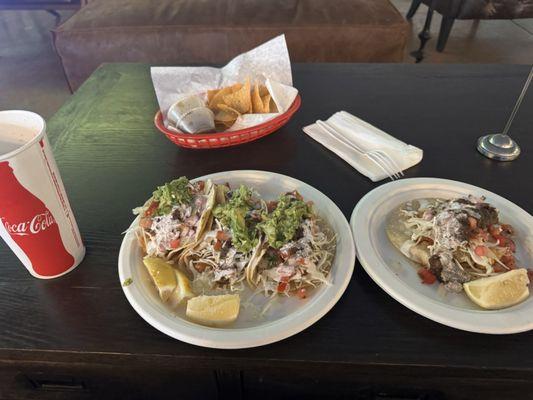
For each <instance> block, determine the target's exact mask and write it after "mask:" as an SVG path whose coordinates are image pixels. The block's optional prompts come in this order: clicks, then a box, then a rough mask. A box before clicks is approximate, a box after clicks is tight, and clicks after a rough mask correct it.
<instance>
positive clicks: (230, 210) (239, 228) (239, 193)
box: [213, 185, 259, 253]
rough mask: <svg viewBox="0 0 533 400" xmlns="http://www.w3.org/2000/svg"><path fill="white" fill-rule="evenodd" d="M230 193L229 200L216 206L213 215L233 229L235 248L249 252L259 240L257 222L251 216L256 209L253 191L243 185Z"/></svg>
mask: <svg viewBox="0 0 533 400" xmlns="http://www.w3.org/2000/svg"><path fill="white" fill-rule="evenodd" d="M230 193H231V194H230V196H231V197H230V199H229V201H228V202H227V203H225V204H219V205H218V206H217V207H215V209H214V210H213V215H214V216H215V217H216V218H218V219H219V220H220V222H221V223H222V225H224V226H226V227H228V228H229V229H230V230H231V234H232V242H233V246H235V249H237V250H238V251H240V252H242V253H247V252H249V251H251V250H252V249H253V248H254V247H255V246H256V245H257V243H258V241H259V239H258V237H257V236H258V234H257V230H256V223H255V222H254V221H253V220H252V218H251V216H250V212H251V211H252V210H254V201H253V199H252V197H253V192H252V190H251V189H250V188H247V187H246V186H244V185H241V186H240V187H239V188H238V189H235V190H234V191H232V192H230Z"/></svg>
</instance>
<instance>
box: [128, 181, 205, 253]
mask: <svg viewBox="0 0 533 400" xmlns="http://www.w3.org/2000/svg"><path fill="white" fill-rule="evenodd" d="M213 203H214V188H213V185H212V183H211V182H210V181H207V182H206V181H197V182H194V183H191V182H189V180H188V179H187V178H186V177H181V178H178V179H175V180H173V181H171V182H169V183H166V184H164V185H163V186H159V187H158V188H157V189H156V190H155V191H154V193H153V196H152V197H151V198H150V200H148V201H147V202H146V204H145V205H144V206H142V207H139V208H137V209H135V210H134V213H136V214H139V216H140V218H139V226H138V231H137V237H138V238H139V242H140V243H141V246H142V247H143V249H144V250H145V253H146V254H147V255H148V256H157V257H164V258H170V257H172V256H173V255H174V254H176V253H178V252H179V251H180V250H182V249H184V248H186V247H187V246H190V245H192V244H194V243H195V242H196V241H197V240H198V238H199V237H200V235H201V234H202V230H203V228H204V226H205V224H206V222H207V219H208V217H209V215H210V211H211V208H212V207H213Z"/></svg>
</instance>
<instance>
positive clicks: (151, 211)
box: [144, 201, 159, 217]
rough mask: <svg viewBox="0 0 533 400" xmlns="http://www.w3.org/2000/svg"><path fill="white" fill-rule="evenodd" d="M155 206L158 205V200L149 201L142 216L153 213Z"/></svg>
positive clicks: (148, 215) (149, 215)
mask: <svg viewBox="0 0 533 400" xmlns="http://www.w3.org/2000/svg"><path fill="white" fill-rule="evenodd" d="M157 207H159V202H158V201H152V202H151V203H150V206H149V207H148V208H147V209H146V211H145V212H144V216H145V217H151V216H152V215H154V212H155V210H157Z"/></svg>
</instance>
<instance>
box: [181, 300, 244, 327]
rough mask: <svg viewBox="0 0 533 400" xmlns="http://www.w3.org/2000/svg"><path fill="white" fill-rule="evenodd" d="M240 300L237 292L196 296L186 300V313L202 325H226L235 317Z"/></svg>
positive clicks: (237, 313)
mask: <svg viewBox="0 0 533 400" xmlns="http://www.w3.org/2000/svg"><path fill="white" fill-rule="evenodd" d="M240 302H241V299H240V297H239V295H238V294H223V295H219V296H198V297H194V298H192V299H190V300H189V301H188V302H187V312H186V315H187V317H189V318H190V319H191V320H193V321H194V322H197V323H199V324H202V325H210V326H220V325H226V324H229V323H231V322H233V321H235V320H236V319H237V316H238V315H239V308H240Z"/></svg>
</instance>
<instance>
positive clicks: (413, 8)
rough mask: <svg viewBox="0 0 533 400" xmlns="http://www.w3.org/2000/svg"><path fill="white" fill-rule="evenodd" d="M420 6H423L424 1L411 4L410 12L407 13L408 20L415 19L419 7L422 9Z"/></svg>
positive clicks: (414, 1)
mask: <svg viewBox="0 0 533 400" xmlns="http://www.w3.org/2000/svg"><path fill="white" fill-rule="evenodd" d="M420 4H422V0H413V2H412V3H411V7H409V11H407V14H406V16H405V18H407V19H411V18H413V16H414V15H415V13H416V11H417V10H418V7H420Z"/></svg>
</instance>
